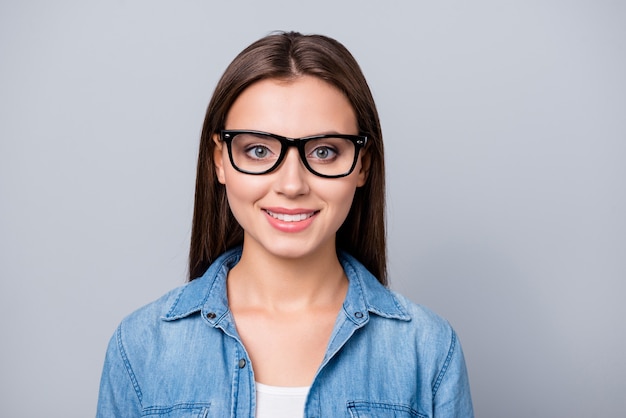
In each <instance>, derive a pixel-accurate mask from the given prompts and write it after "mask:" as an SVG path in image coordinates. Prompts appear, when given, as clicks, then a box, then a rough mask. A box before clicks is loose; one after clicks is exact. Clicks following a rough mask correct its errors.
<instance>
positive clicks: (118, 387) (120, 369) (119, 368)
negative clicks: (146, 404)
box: [96, 325, 142, 418]
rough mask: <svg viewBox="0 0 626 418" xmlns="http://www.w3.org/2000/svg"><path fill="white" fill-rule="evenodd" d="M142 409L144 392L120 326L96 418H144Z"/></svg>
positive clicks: (104, 374) (109, 354) (111, 345)
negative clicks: (126, 348)
mask: <svg viewBox="0 0 626 418" xmlns="http://www.w3.org/2000/svg"><path fill="white" fill-rule="evenodd" d="M141 409H142V408H141V390H140V388H139V384H138V383H137V379H136V377H135V375H134V373H133V370H132V368H131V366H130V362H129V361H128V358H127V356H126V352H125V350H124V346H123V345H122V325H120V326H119V327H118V328H117V331H116V332H115V334H114V335H113V337H112V338H111V340H110V342H109V347H108V349H107V353H106V357H105V360H104V368H103V370H102V377H101V379H100V394H99V396H98V407H97V412H96V418H113V417H116V418H133V417H140V416H141Z"/></svg>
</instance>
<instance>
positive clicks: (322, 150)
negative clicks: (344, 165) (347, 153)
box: [311, 146, 337, 160]
mask: <svg viewBox="0 0 626 418" xmlns="http://www.w3.org/2000/svg"><path fill="white" fill-rule="evenodd" d="M311 155H312V156H313V157H314V158H316V159H318V160H328V159H331V158H333V157H335V156H336V155H337V152H336V151H335V150H333V149H332V148H330V147H327V146H319V147H317V148H315V149H314V150H313V152H312V153H311Z"/></svg>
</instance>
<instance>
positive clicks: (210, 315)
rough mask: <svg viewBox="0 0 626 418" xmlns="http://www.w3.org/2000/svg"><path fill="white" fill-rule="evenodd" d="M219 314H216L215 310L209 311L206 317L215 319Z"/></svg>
mask: <svg viewBox="0 0 626 418" xmlns="http://www.w3.org/2000/svg"><path fill="white" fill-rule="evenodd" d="M216 316H217V315H215V312H209V313H208V314H206V317H207V318H209V319H215V317H216Z"/></svg>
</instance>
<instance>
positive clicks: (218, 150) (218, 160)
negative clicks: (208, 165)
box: [212, 134, 226, 184]
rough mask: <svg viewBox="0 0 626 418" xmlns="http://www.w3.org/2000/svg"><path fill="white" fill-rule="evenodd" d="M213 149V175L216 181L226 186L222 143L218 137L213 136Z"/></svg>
mask: <svg viewBox="0 0 626 418" xmlns="http://www.w3.org/2000/svg"><path fill="white" fill-rule="evenodd" d="M212 139H213V142H215V148H214V149H213V164H215V175H216V176H217V181H219V182H220V183H222V184H226V176H225V175H224V143H223V142H222V141H220V137H219V135H217V134H215V135H213V138H212Z"/></svg>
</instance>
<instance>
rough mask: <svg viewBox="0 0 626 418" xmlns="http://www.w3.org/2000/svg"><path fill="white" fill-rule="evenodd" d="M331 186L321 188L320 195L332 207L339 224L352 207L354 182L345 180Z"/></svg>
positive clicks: (354, 190)
mask: <svg viewBox="0 0 626 418" xmlns="http://www.w3.org/2000/svg"><path fill="white" fill-rule="evenodd" d="M332 186H333V187H326V188H321V189H320V196H321V197H322V199H323V200H325V201H326V202H327V203H328V204H329V205H331V207H333V211H334V212H335V214H336V216H337V222H338V223H339V224H341V223H343V221H344V220H345V218H346V216H347V215H348V212H349V211H350V207H352V201H353V200H354V193H355V192H356V184H355V183H354V182H346V183H335V184H333V185H332Z"/></svg>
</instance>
